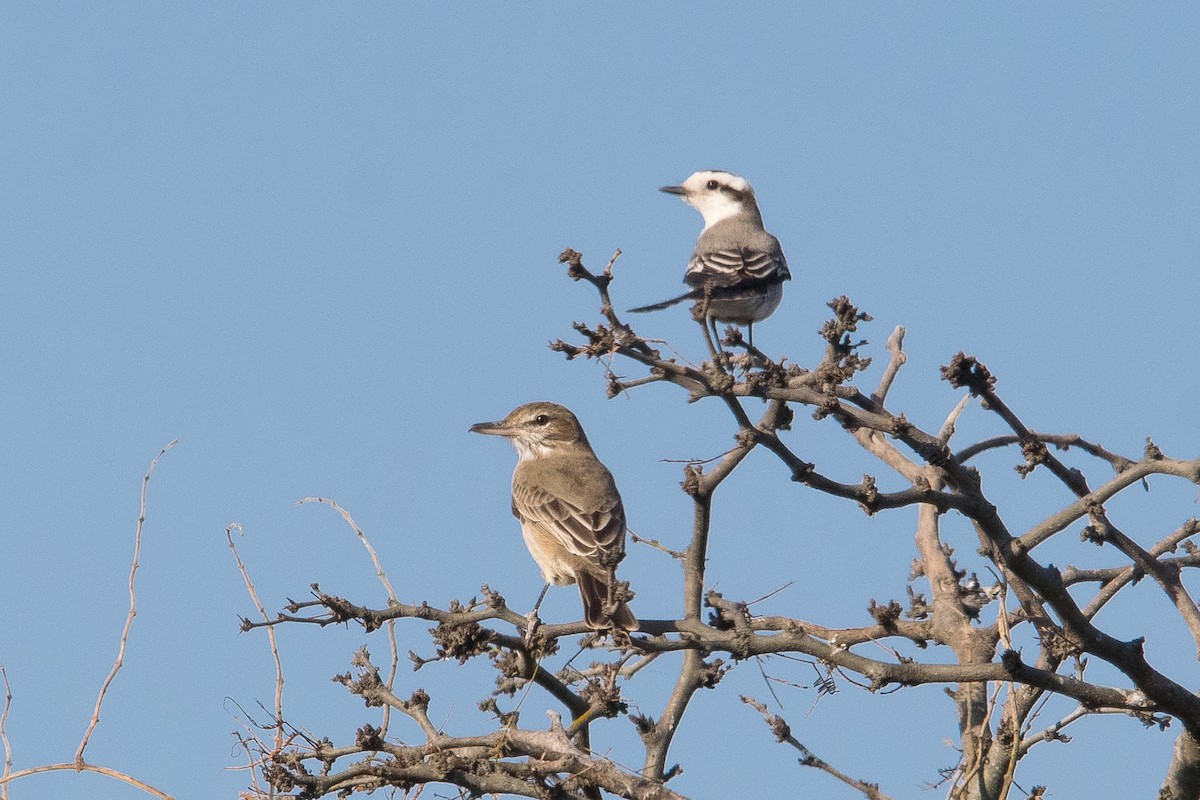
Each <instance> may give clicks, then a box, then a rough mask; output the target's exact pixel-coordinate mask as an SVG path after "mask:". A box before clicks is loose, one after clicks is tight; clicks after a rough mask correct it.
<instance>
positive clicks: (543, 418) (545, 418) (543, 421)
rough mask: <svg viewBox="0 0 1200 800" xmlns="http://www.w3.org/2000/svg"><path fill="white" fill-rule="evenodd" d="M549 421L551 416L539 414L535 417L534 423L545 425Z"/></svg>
mask: <svg viewBox="0 0 1200 800" xmlns="http://www.w3.org/2000/svg"><path fill="white" fill-rule="evenodd" d="M549 422H550V417H548V416H546V415H545V414H538V415H537V416H536V417H534V418H533V424H534V425H545V424H547V423H549Z"/></svg>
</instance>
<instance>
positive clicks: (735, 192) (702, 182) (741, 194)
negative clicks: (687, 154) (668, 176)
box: [661, 169, 758, 230]
mask: <svg viewBox="0 0 1200 800" xmlns="http://www.w3.org/2000/svg"><path fill="white" fill-rule="evenodd" d="M661 191H664V192H667V193H669V194H677V195H679V196H680V197H682V198H683V201H684V202H685V203H687V204H688V205H689V206H691V207H692V208H694V209H696V210H697V211H699V212H700V216H702V217H704V228H705V229H706V230H707V229H708V228H711V227H712V226H713V225H716V224H717V223H718V222H720V221H721V220H724V219H729V218H730V217H735V216H737V215H738V214H744V213H751V212H752V213H754V214H756V215H757V213H758V204H757V203H756V202H755V200H754V189H752V188H751V187H750V183H749V182H748V181H747V180H746V179H745V178H743V177H741V176H740V175H734V174H733V173H732V172H722V171H721V170H714V169H702V170H700V171H699V172H697V173H695V174H693V175H692V176H691V177H689V178H688V179H687V180H686V181H684V182H683V183H681V184H679V185H678V186H664V187H662V189H661Z"/></svg>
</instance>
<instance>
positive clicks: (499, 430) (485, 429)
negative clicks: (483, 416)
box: [468, 422, 508, 436]
mask: <svg viewBox="0 0 1200 800" xmlns="http://www.w3.org/2000/svg"><path fill="white" fill-rule="evenodd" d="M468 430H470V432H471V433H490V434H492V435H493V436H503V435H505V434H506V433H508V429H507V428H505V427H504V424H503V423H500V422H476V423H475V424H474V425H472V426H471V427H470V428H469V429H468Z"/></svg>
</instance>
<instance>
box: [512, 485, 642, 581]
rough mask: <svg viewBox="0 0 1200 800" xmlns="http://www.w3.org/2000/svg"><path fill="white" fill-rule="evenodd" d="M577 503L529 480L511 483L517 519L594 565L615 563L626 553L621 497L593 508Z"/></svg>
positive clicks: (611, 565) (514, 511)
mask: <svg viewBox="0 0 1200 800" xmlns="http://www.w3.org/2000/svg"><path fill="white" fill-rule="evenodd" d="M577 503H578V501H576V502H572V501H571V500H569V499H566V498H564V497H560V496H556V495H555V494H552V493H551V492H549V491H547V490H546V489H545V488H542V487H540V486H536V485H531V484H530V483H529V482H519V483H514V485H513V513H514V514H515V515H516V516H517V517H518V518H519V519H521V520H522V521H523V522H532V523H535V524H537V525H538V526H539V527H540V528H541V529H542V530H543V531H545V532H546V533H547V534H549V535H551V536H553V537H554V540H555V541H556V542H558V543H559V544H560V545H562V546H563V547H564V548H565V549H566V550H567V552H569V553H571V554H572V555H575V556H578V557H579V558H582V559H584V560H586V561H587V562H588V563H590V564H593V565H595V566H597V567H605V568H611V567H615V566H616V565H617V562H619V561H620V560H621V559H622V558H623V557H624V555H625V509H624V508H623V507H622V506H621V498H620V497H619V496H616V497H614V499H613V500H612V501H611V502H610V503H608V504H607V507H599V508H592V509H588V508H581V507H580V505H581V504H577Z"/></svg>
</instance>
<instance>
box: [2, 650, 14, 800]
mask: <svg viewBox="0 0 1200 800" xmlns="http://www.w3.org/2000/svg"><path fill="white" fill-rule="evenodd" d="M0 679H3V681H4V710H3V711H0V742H3V743H4V775H3V776H0V777H2V778H3V781H2V782H0V800H8V778H9V776H10V775H12V743H11V742H9V741H8V731H7V730H5V727H4V726H5V723H7V722H8V710H9V709H10V708H11V707H12V699H13V698H12V687H11V686H9V685H8V670H6V669H5V668H4V665H3V664H0Z"/></svg>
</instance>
